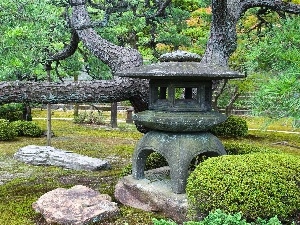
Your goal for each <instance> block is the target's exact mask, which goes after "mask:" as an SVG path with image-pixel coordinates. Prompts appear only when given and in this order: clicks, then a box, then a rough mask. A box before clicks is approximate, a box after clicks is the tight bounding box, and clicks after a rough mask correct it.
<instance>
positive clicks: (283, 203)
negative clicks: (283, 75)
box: [186, 153, 300, 220]
mask: <svg viewBox="0 0 300 225" xmlns="http://www.w3.org/2000/svg"><path fill="white" fill-rule="evenodd" d="M299 165H300V158H299V157H297V156H293V155H288V154H266V153H256V154H246V155H237V156H221V157H214V158H209V159H207V160H206V161H204V162H203V163H201V164H200V165H199V166H198V167H197V168H196V169H195V170H194V171H193V172H192V173H191V175H190V177H189V178H188V184H187V188H186V192H187V196H188V201H189V204H190V206H191V208H192V210H191V213H192V214H193V213H197V212H202V213H208V212H210V211H212V210H216V209H221V210H223V211H224V212H227V213H235V212H241V213H242V214H243V215H244V216H245V218H246V219H249V220H255V219H256V218H258V217H261V218H271V217H272V216H274V215H277V216H278V217H279V218H280V219H284V220H288V219H291V218H292V217H293V216H295V214H296V212H297V210H298V209H299V208H300V188H299V184H300V167H299Z"/></svg>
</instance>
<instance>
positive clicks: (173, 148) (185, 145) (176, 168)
mask: <svg viewBox="0 0 300 225" xmlns="http://www.w3.org/2000/svg"><path fill="white" fill-rule="evenodd" d="M152 152H158V153H159V154H161V155H162V156H163V157H164V158H165V159H166V161H167V162H168V165H169V166H170V178H171V189H172V191H173V192H174V193H176V194H182V193H185V187H186V182H187V178H188V175H189V167H190V164H191V162H192V160H193V159H194V158H195V157H197V156H199V155H200V156H201V155H206V156H219V155H226V151H225V149H224V146H223V144H222V143H221V141H220V140H219V139H218V138H217V137H216V136H214V135H213V134H211V133H208V132H195V133H180V134H178V133H172V132H160V131H150V132H148V133H147V134H145V135H144V136H143V137H142V139H141V140H140V141H139V143H138V145H137V146H136V148H135V150H134V153H133V158H132V176H133V178H134V179H137V180H139V179H144V178H145V173H144V169H145V164H146V159H147V157H148V156H149V155H150V154H151V153H152Z"/></svg>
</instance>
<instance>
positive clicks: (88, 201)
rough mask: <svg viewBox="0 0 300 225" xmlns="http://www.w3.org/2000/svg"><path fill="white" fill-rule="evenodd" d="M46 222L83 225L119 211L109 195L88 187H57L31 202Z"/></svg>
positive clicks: (114, 214)
mask: <svg viewBox="0 0 300 225" xmlns="http://www.w3.org/2000/svg"><path fill="white" fill-rule="evenodd" d="M32 207H33V208H34V210H35V211H36V212H38V213H41V214H42V215H43V216H44V218H45V220H46V221H47V223H56V224H61V225H70V224H72V225H84V224H91V223H94V222H99V221H102V220H104V219H106V218H110V217H112V216H116V215H117V214H118V213H119V208H118V207H117V203H115V202H111V197H110V196H109V195H106V194H100V193H99V192H97V191H94V190H92V189H90V188H88V187H85V186H82V185H76V186H74V187H72V188H71V189H64V188H57V189H55V190H52V191H50V192H48V193H46V194H44V195H42V196H41V197H40V198H39V199H38V200H37V201H36V202H35V203H33V204H32Z"/></svg>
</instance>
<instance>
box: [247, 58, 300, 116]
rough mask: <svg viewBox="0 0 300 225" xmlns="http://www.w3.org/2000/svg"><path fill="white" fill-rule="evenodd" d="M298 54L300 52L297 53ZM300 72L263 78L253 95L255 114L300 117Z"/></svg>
mask: <svg viewBox="0 0 300 225" xmlns="http://www.w3.org/2000/svg"><path fill="white" fill-rule="evenodd" d="M299 56H300V54H299ZM299 90H300V74H299V73H297V74H287V73H283V74H279V75H278V76H276V77H272V78H270V79H267V80H264V81H263V82H262V83H261V87H260V89H259V91H258V92H256V93H255V94H254V97H253V104H252V108H253V112H254V114H255V115H262V116H267V117H269V118H272V119H278V118H284V117H292V118H295V120H299V119H300V91H299Z"/></svg>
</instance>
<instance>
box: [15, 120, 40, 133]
mask: <svg viewBox="0 0 300 225" xmlns="http://www.w3.org/2000/svg"><path fill="white" fill-rule="evenodd" d="M11 126H12V127H13V129H14V130H15V131H16V132H17V134H18V136H28V137H40V136H41V135H42V134H43V130H42V129H41V128H40V127H39V126H38V125H37V124H36V123H34V122H32V121H24V120H18V121H14V122H11Z"/></svg>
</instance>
